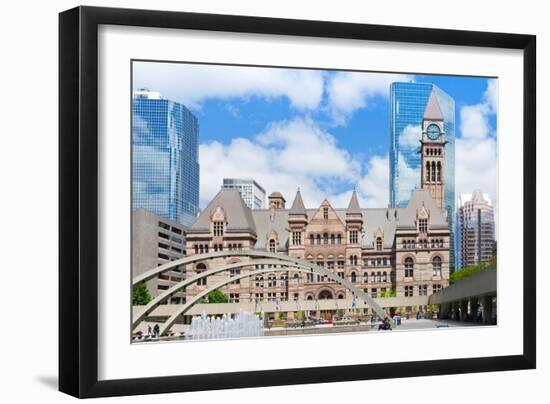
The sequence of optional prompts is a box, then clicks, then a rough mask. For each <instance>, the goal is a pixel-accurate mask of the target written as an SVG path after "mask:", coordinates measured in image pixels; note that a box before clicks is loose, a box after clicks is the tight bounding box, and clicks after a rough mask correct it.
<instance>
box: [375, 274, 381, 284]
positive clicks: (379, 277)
mask: <svg viewBox="0 0 550 404" xmlns="http://www.w3.org/2000/svg"><path fill="white" fill-rule="evenodd" d="M376 282H378V283H380V282H382V273H381V272H377V273H376Z"/></svg>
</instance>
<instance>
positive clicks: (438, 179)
mask: <svg viewBox="0 0 550 404" xmlns="http://www.w3.org/2000/svg"><path fill="white" fill-rule="evenodd" d="M437 182H441V162H440V161H438V162H437Z"/></svg>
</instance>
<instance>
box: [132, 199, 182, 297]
mask: <svg viewBox="0 0 550 404" xmlns="http://www.w3.org/2000/svg"><path fill="white" fill-rule="evenodd" d="M186 230H187V228H186V227H185V226H183V225H181V224H180V223H178V222H175V221H172V220H167V219H166V218H164V217H162V216H159V215H157V214H155V213H153V212H150V211H148V210H145V209H142V208H140V209H136V210H134V211H133V212H132V276H133V277H134V276H136V275H139V274H141V273H143V272H145V271H147V270H149V269H151V268H154V267H157V266H160V265H162V264H165V263H167V262H170V261H174V260H177V259H179V258H182V257H183V256H184V255H185V254H186V247H185V231H186ZM183 279H185V270H184V268H175V269H174V270H172V271H168V272H164V273H163V274H161V275H159V277H158V278H155V279H152V280H150V281H148V282H147V287H148V288H149V291H150V292H151V296H152V297H155V296H157V295H158V294H159V293H162V291H165V290H167V289H168V288H169V287H170V286H172V285H173V284H175V283H177V282H180V281H181V280H183ZM184 301H185V295H184V293H183V292H180V293H178V294H176V295H174V296H173V297H172V299H171V302H170V303H181V302H184Z"/></svg>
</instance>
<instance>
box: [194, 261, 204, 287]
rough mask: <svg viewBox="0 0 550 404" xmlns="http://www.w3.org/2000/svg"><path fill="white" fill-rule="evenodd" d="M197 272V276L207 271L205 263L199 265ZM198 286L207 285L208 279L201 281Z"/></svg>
mask: <svg viewBox="0 0 550 404" xmlns="http://www.w3.org/2000/svg"><path fill="white" fill-rule="evenodd" d="M196 271H197V275H198V274H200V273H201V272H204V271H206V265H204V264H203V263H199V264H197V267H196ZM197 285H199V286H201V285H206V278H201V279H199V280H198V281H197Z"/></svg>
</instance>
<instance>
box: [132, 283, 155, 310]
mask: <svg viewBox="0 0 550 404" xmlns="http://www.w3.org/2000/svg"><path fill="white" fill-rule="evenodd" d="M150 301H151V292H149V288H148V287H147V285H146V284H145V282H141V283H138V284H137V285H136V286H134V287H133V289H132V304H133V305H134V306H144V305H146V304H148V303H149V302H150Z"/></svg>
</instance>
